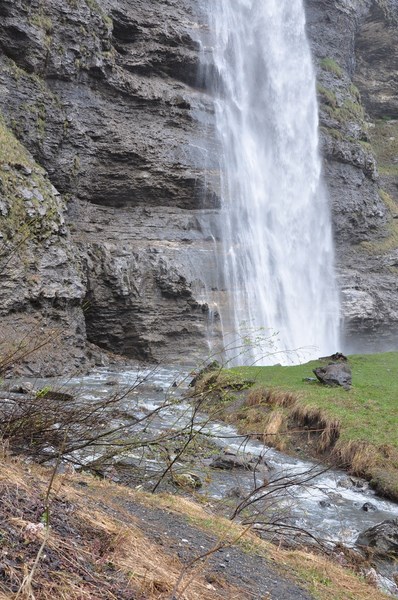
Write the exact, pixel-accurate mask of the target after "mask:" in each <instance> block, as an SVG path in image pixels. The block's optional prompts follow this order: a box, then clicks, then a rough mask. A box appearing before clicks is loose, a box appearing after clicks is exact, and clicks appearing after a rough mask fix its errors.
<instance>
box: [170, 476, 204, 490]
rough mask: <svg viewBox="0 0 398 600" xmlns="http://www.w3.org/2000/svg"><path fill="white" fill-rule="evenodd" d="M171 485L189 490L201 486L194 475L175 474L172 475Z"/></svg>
mask: <svg viewBox="0 0 398 600" xmlns="http://www.w3.org/2000/svg"><path fill="white" fill-rule="evenodd" d="M173 483H174V484H175V485H177V486H178V487H182V488H191V489H197V488H200V487H202V485H203V483H202V481H201V479H200V477H199V476H198V475H196V473H176V474H175V475H173Z"/></svg>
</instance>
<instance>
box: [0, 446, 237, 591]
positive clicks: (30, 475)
mask: <svg viewBox="0 0 398 600" xmlns="http://www.w3.org/2000/svg"><path fill="white" fill-rule="evenodd" d="M0 460H1V470H0V474H1V475H0V495H1V498H2V504H1V510H0V527H1V531H2V549H6V554H4V556H3V558H4V560H3V559H2V561H3V562H2V578H1V581H0V598H1V599H4V600H15V598H16V596H17V595H18V594H17V592H18V589H19V588H20V587H21V583H22V581H23V580H24V578H25V577H26V576H27V575H28V574H29V572H30V570H31V569H32V565H33V563H34V560H35V558H36V556H37V553H38V549H39V547H40V545H41V544H42V542H43V540H45V542H46V545H45V551H44V552H43V554H42V556H41V558H40V561H39V564H38V566H37V569H36V571H35V576H34V581H33V582H32V585H30V586H29V588H28V587H26V588H23V589H22V592H21V593H19V595H18V599H19V600H34V599H36V600H53V598H57V600H63V599H65V600H98V599H99V598H101V600H132V598H145V599H146V600H155V599H156V600H163V599H166V598H169V597H170V594H171V592H172V591H173V589H174V588H175V585H176V582H177V581H178V579H179V577H180V574H181V572H182V571H183V564H182V563H181V561H180V559H179V558H178V557H177V556H176V555H174V554H173V553H172V552H169V553H167V550H165V548H164V547H163V546H162V545H160V544H158V543H155V542H153V541H152V540H151V539H149V538H148V537H147V536H146V535H145V533H143V532H142V531H141V530H140V528H139V526H138V523H137V522H136V521H135V520H134V517H132V515H131V514H130V513H128V512H127V511H125V512H123V511H121V510H115V506H114V504H113V503H112V495H113V494H112V492H115V496H116V495H117V494H116V490H118V491H120V492H121V493H122V494H123V495H124V496H126V498H128V497H129V491H128V490H127V489H126V490H125V489H124V488H122V487H118V486H114V485H112V484H108V485H107V484H106V483H105V482H97V481H96V480H94V479H92V478H89V477H87V476H86V477H85V476H84V475H82V474H79V475H73V474H69V475H63V476H58V477H56V478H55V481H54V486H53V489H52V493H51V503H50V526H51V527H50V532H49V535H48V536H47V538H46V530H45V528H44V527H42V526H41V522H42V519H43V508H44V503H43V499H44V497H45V494H46V490H47V487H48V481H49V478H50V476H51V471H49V470H48V469H44V468H40V467H38V466H37V465H29V466H28V465H26V464H23V463H21V462H20V461H19V460H16V459H11V458H10V457H7V456H6V454H5V453H4V452H3V456H2V457H1V459H0ZM77 478H78V480H79V481H80V480H84V483H85V484H88V485H89V488H87V487H85V488H84V491H83V490H81V489H79V488H78V486H76V479H77ZM75 486H76V487H75ZM97 488H98V490H97ZM92 491H98V495H97V497H96V496H95V495H93V493H92ZM90 492H91V493H90ZM180 506H181V507H182V508H184V507H185V504H184V502H183V501H181V503H180ZM192 514H196V515H197V514H198V513H197V511H193V513H192ZM180 592H181V593H180ZM180 592H179V593H178V598H179V599H180V600H202V599H203V600H216V599H217V600H218V599H220V598H225V597H228V598H231V599H232V598H234V599H236V600H237V599H238V598H243V597H244V594H243V595H242V591H241V590H238V589H237V588H234V587H233V586H231V585H229V584H228V583H227V582H225V581H224V580H222V579H220V581H219V582H218V583H217V586H209V584H208V582H207V580H206V578H205V575H204V574H203V572H202V571H200V570H198V571H197V572H196V571H195V572H192V573H189V585H188V586H187V588H186V590H185V591H184V590H180Z"/></svg>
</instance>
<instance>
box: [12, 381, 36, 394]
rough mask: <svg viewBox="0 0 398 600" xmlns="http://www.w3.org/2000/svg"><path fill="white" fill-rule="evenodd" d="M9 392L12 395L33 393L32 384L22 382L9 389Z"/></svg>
mask: <svg viewBox="0 0 398 600" xmlns="http://www.w3.org/2000/svg"><path fill="white" fill-rule="evenodd" d="M10 392H12V393H14V394H31V393H32V392H33V383H31V382H30V381H24V382H22V383H17V384H16V385H13V386H11V387H10Z"/></svg>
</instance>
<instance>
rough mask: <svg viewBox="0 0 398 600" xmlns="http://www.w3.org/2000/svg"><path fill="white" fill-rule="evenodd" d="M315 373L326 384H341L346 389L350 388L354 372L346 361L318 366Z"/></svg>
mask: <svg viewBox="0 0 398 600" xmlns="http://www.w3.org/2000/svg"><path fill="white" fill-rule="evenodd" d="M313 373H315V375H316V376H317V378H318V379H319V381H320V382H321V383H324V384H325V385H332V386H337V385H341V386H342V387H343V388H344V389H345V390H348V389H350V386H351V383H352V374H351V369H350V367H349V366H348V365H346V364H345V363H337V364H336V363H331V364H330V365H327V366H326V367H318V368H317V369H314V370H313Z"/></svg>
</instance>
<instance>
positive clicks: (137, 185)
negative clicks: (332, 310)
mask: <svg viewBox="0 0 398 600" xmlns="http://www.w3.org/2000/svg"><path fill="white" fill-rule="evenodd" d="M306 5H307V17H308V32H309V36H310V40H311V44H312V47H313V51H314V55H315V57H316V60H317V63H318V79H319V84H318V92H319V100H320V107H321V134H322V150H323V154H324V156H325V175H326V178H327V181H328V185H329V189H330V193H331V198H332V204H333V215H334V225H335V236H336V240H337V263H338V271H339V276H340V281H341V288H342V298H343V301H344V302H343V307H344V316H345V322H346V330H347V332H348V334H349V336H350V337H351V338H352V337H353V336H354V337H355V336H357V337H358V339H359V340H360V342H359V343H360V344H364V343H365V342H364V341H363V338H367V337H368V336H369V335H370V332H371V333H372V335H373V333H374V331H381V329H382V328H385V327H387V328H388V329H389V328H391V327H393V326H395V324H396V323H398V305H397V299H396V293H395V292H396V287H397V274H396V269H397V267H396V266H395V263H397V264H398V251H397V247H398V243H397V244H396V243H395V237H394V232H395V230H394V227H393V225H394V219H393V216H394V214H395V213H394V210H395V208H394V207H395V204H394V202H395V197H394V189H395V188H394V177H395V172H394V173H393V174H392V175H391V173H390V176H389V179H388V181H387V183H386V184H385V183H384V181H383V180H381V179H380V176H379V172H378V168H377V163H378V160H379V159H380V156H379V152H378V148H379V146H380V145H382V144H377V143H374V140H373V138H372V131H373V130H372V127H371V126H370V125H369V122H372V124H373V123H374V122H375V121H376V120H377V119H380V118H381V117H383V115H384V114H385V113H384V111H386V110H388V112H389V116H394V115H395V113H394V115H392V112H393V110H395V108H394V109H393V106H395V105H394V102H395V99H394V93H393V92H394V89H395V87H394V83H392V82H393V81H394V78H393V77H392V70H393V63H392V62H391V60H390V58H388V57H389V53H390V51H391V49H392V47H393V46H394V43H395V37H394V36H396V26H395V24H394V18H395V17H394V15H395V12H394V11H395V8H396V2H395V1H393V0H389V2H387V3H386V2H384V1H383V2H381V0H380V2H379V3H376V2H372V1H371V0H307V3H306ZM379 5H380V6H383V8H380V6H379ZM381 30H382V32H383V33H382V35H381V37H380V36H379V33H380V31H381ZM205 32H206V24H205V22H204V19H203V15H201V14H200V12H199V3H198V2H196V1H195V0H168V1H167V2H166V1H165V0H163V1H162V0H152V1H151V2H148V1H147V0H146V1H144V0H103V1H99V0H98V1H97V0H32V1H31V2H26V1H23V0H0V112H1V113H2V114H3V115H4V118H5V121H6V124H7V126H8V127H9V128H10V129H11V130H12V131H13V133H14V135H15V136H16V137H17V138H18V139H19V140H20V141H21V142H22V144H24V146H25V147H26V148H27V149H28V150H29V151H30V153H31V155H32V157H33V158H34V159H35V161H36V163H37V164H39V165H40V166H41V167H42V168H43V169H44V171H43V175H42V176H43V178H46V177H47V176H48V179H49V181H50V182H51V184H52V185H53V186H55V191H54V194H55V196H56V198H58V200H57V202H59V203H60V204H59V206H61V205H62V209H61V208H60V209H59V210H60V211H61V212H62V215H63V218H64V219H65V223H64V224H63V228H64V229H63V232H64V233H62V235H61V233H60V232H58V233H57V232H56V231H54V232H53V234H52V238H51V239H52V246H51V251H50V252H48V248H47V247H45V244H43V241H42V240H41V239H40V238H39V237H38V236H36V234H34V235H33V236H32V239H31V246H32V247H35V248H36V251H38V252H39V253H42V254H43V256H44V255H46V260H47V263H49V265H50V266H47V267H46V268H47V269H49V270H48V272H47V281H48V282H51V284H50V283H49V285H48V287H49V288H51V293H50V295H48V294H47V295H46V293H44V292H43V291H40V293H38V291H37V290H38V288H37V287H35V286H33V285H26V283H25V281H26V280H27V279H28V275H29V273H30V271H29V269H31V271H32V275H36V274H37V273H39V274H40V273H41V272H42V270H43V269H42V268H41V267H40V266H37V265H36V266H33V267H29V269H27V267H26V264H25V266H22V267H21V270H20V279H19V283H18V285H20V286H22V288H23V289H24V301H23V302H22V303H19V302H17V300H16V296H15V292H12V291H8V288H9V281H10V280H9V275H7V276H6V275H4V274H3V276H2V277H3V280H4V281H5V287H3V299H2V302H3V304H2V310H3V314H4V315H5V316H6V315H7V318H9V319H11V322H12V319H13V318H14V317H13V316H12V315H13V314H16V313H18V315H19V317H20V318H22V317H24V315H26V314H30V315H32V318H33V317H34V319H37V321H38V323H39V322H43V323H44V324H45V326H47V325H46V322H45V319H46V318H47V317H46V316H45V315H48V313H49V312H50V313H51V319H50V323H49V325H48V326H49V327H50V325H51V323H52V320H53V319H55V320H57V319H58V320H59V321H60V322H62V323H67V327H66V329H65V331H68V342H67V344H66V345H67V347H68V348H69V350H68V352H67V353H66V355H65V357H64V360H63V362H62V366H63V367H64V368H67V366H68V365H72V364H73V365H74V364H76V363H77V362H79V360H82V357H83V355H84V353H85V340H86V337H87V339H88V340H89V341H90V342H93V343H95V344H97V345H99V346H100V347H102V348H104V349H108V350H112V351H115V352H120V353H122V354H125V355H127V356H130V357H134V358H145V359H154V360H159V361H166V360H170V359H176V358H178V357H180V358H181V357H183V358H184V359H186V358H187V357H189V359H190V360H192V358H193V357H192V353H193V354H197V355H198V356H199V355H202V356H203V355H204V354H205V353H206V352H207V351H208V349H207V340H206V338H207V333H208V318H209V307H208V306H207V298H209V297H210V295H211V288H212V287H215V286H216V285H217V277H216V273H215V264H214V242H213V239H212V238H213V236H214V235H216V236H217V209H218V207H219V198H218V193H217V187H218V173H217V170H216V168H215V165H216V164H217V161H215V160H214V156H215V155H216V153H217V148H216V144H215V141H214V136H213V129H212V127H213V114H212V106H211V100H210V98H209V97H208V94H207V93H206V90H205V89H204V83H203V78H202V77H201V75H200V69H199V59H200V57H199V51H200V46H199V43H198V39H199V38H200V37H201V36H202V37H203V36H204V35H205ZM386 32H387V33H386ZM372 36H373V37H372ZM375 39H376V40H379V41H380V44H379V46H378V50H377V52H376V51H374V50H372V52H369V47H370V45H369V41H372V44H371V48H373V49H374V40H375ZM394 48H395V46H394ZM385 56H386V61H385V62H384V57H385ZM380 65H384V67H383V69H380ZM390 71H391V73H390ZM381 72H382V73H383V75H380V76H378V75H377V74H378V73H379V74H380V73H381ZM390 75H391V76H390ZM377 77H379V78H378V79H377ZM369 81H372V82H373V84H372V86H373V87H372V86H370V85H369ZM375 81H376V84H375V85H374V82H375ZM353 82H355V84H356V85H354V83H353ZM377 82H378V83H377ZM386 86H387V88H388V89H387V91H386ZM386 96H388V100H387V101H386V102H384V100H381V99H383V98H385V97H386ZM383 102H384V104H383ZM383 131H384V130H383ZM390 137H392V136H390ZM391 160H392V158H391ZM0 167H1V165H0ZM12 168H13V167H12ZM397 181H398V180H397ZM384 188H385V189H384ZM58 193H60V194H61V196H58V195H57V194H58ZM387 196H388V197H387ZM46 202H47V201H45V203H46ZM397 239H398V238H397ZM65 249H67V251H68V253H69V254H68V258H67V260H66V259H65V256H64V255H63V254H62V253H63V252H64V251H66V250H65ZM396 255H397V256H396ZM61 256H63V257H64V258H63V259H62V260H63V261H64V262H62V260H61ZM57 265H58V266H57ZM206 290H207V291H206ZM60 298H62V301H60V300H59V299H60ZM10 315H11V316H10ZM72 349H73V351H72ZM57 364H58V366H59V363H57V361H54V365H57ZM56 368H57V367H56V366H54V369H56Z"/></svg>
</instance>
